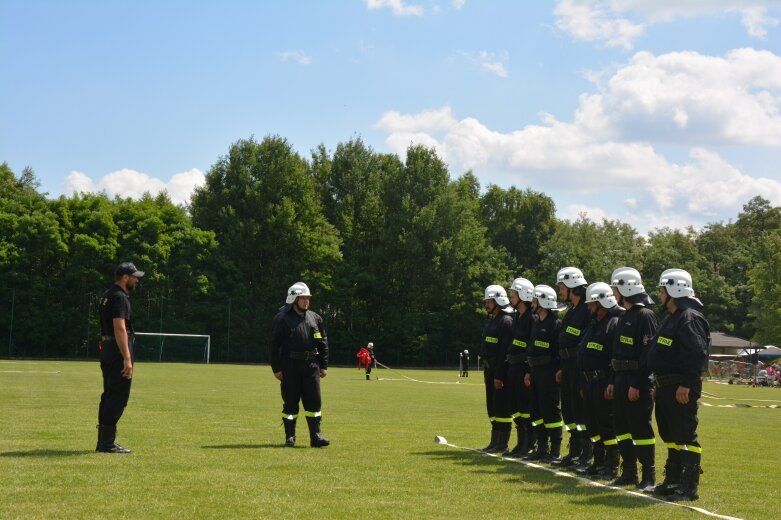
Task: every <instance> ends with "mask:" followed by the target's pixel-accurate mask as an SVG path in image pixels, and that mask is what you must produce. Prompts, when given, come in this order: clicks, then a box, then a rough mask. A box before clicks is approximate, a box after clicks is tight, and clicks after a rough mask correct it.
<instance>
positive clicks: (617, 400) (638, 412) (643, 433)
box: [613, 372, 656, 440]
mask: <svg viewBox="0 0 781 520" xmlns="http://www.w3.org/2000/svg"><path fill="white" fill-rule="evenodd" d="M629 375H630V372H616V377H615V383H614V386H613V429H614V431H615V432H616V434H623V433H631V434H632V439H653V438H654V437H655V436H656V434H655V433H654V429H653V426H652V425H651V415H652V414H653V409H654V403H653V400H652V399H651V387H650V383H645V382H644V383H643V385H642V386H641V388H639V390H640V398H639V399H638V400H637V401H630V400H629V396H628V394H629ZM619 440H620V439H619Z"/></svg>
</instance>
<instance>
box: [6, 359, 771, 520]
mask: <svg viewBox="0 0 781 520" xmlns="http://www.w3.org/2000/svg"><path fill="white" fill-rule="evenodd" d="M471 375H472V377H470V378H469V379H462V380H460V381H461V383H460V384H450V383H456V382H457V381H459V378H458V377H457V372H456V371H455V370H453V371H447V372H446V371H424V370H415V371H412V370H402V371H399V372H395V371H387V370H380V371H379V376H380V378H381V379H380V380H379V381H377V380H372V381H366V380H365V379H364V376H363V372H359V371H357V370H355V369H347V368H332V369H331V370H329V374H328V377H327V378H326V379H324V380H323V400H324V406H323V416H324V421H323V433H324V434H325V436H326V437H328V438H329V439H330V440H331V441H332V445H331V446H330V447H328V448H325V449H313V448H309V447H308V442H307V434H306V431H307V430H306V426H305V423H304V421H303V420H302V421H301V423H300V424H299V435H298V437H299V444H300V445H301V446H302V447H299V448H296V449H292V450H291V449H283V448H281V447H280V446H281V444H282V441H283V433H282V426H281V425H280V420H279V416H280V409H281V398H280V394H279V386H278V383H277V382H276V380H275V379H274V378H273V376H272V374H271V370H270V369H269V368H268V367H267V366H233V365H209V366H207V365H179V364H153V363H139V364H137V366H136V373H135V379H134V382H133V390H132V394H131V399H130V404H129V406H128V409H127V411H126V414H125V417H123V419H122V421H121V422H120V424H119V436H118V441H119V442H120V443H122V444H123V445H126V446H127V447H130V448H131V449H133V451H134V453H133V454H131V455H127V456H123V455H107V454H97V453H94V451H93V450H94V448H95V440H96V433H95V416H96V409H97V402H98V398H99V394H100V388H101V379H100V370H99V368H98V365H97V363H83V362H48V361H40V362H32V361H0V389H2V392H1V393H0V421H1V422H0V424H2V436H1V437H0V517H2V518H109V517H125V518H314V517H321V518H542V517H548V518H549V517H550V515H551V514H555V515H557V516H573V517H576V518H578V519H579V520H580V519H586V518H594V519H597V518H599V519H605V518H649V519H650V518H659V517H664V518H665V519H670V518H696V517H698V516H699V514H698V513H695V512H692V511H688V510H684V509H681V508H676V507H672V506H668V505H663V504H654V503H652V502H649V501H646V500H643V499H640V498H635V497H632V496H629V495H626V494H622V493H620V492H617V491H613V490H608V489H603V488H595V487H591V486H588V485H585V484H582V483H579V482H577V481H575V480H573V479H568V478H566V477H558V476H555V475H552V474H550V473H548V472H545V471H542V470H539V469H534V468H529V467H526V466H524V465H522V464H518V463H512V462H508V461H502V460H498V459H494V458H490V457H487V456H484V455H479V454H476V453H473V452H469V451H466V450H459V449H455V448H450V447H446V446H439V445H436V444H435V443H434V442H433V439H434V436H435V435H443V436H445V437H446V438H447V439H448V440H449V441H450V442H452V443H455V444H458V445H460V446H475V447H477V446H482V445H484V444H485V443H486V441H487V440H488V428H487V425H488V423H487V419H486V418H485V413H484V410H483V399H484V394H483V388H482V385H481V384H480V383H481V378H480V374H479V373H478V372H472V374H471ZM407 378H412V379H415V380H418V381H428V382H434V383H437V382H438V383H448V384H429V383H424V382H413V381H411V380H410V379H407ZM705 390H706V391H707V392H710V393H712V394H715V395H717V396H720V397H725V398H728V399H726V400H716V399H711V398H706V399H704V401H705V402H708V403H710V404H714V405H724V404H729V403H735V402H743V403H747V404H752V405H755V406H764V405H769V404H773V403H772V402H755V401H738V399H748V398H756V399H769V400H778V402H777V403H776V404H781V389H772V388H771V389H768V388H747V387H735V386H727V385H715V384H710V383H708V384H706V388H705ZM700 418H701V423H700V424H701V426H700V435H701V443H702V445H703V449H704V454H703V467H704V469H705V474H704V475H703V476H702V480H701V484H700V495H701V497H702V498H701V499H700V501H698V502H697V504H696V505H698V506H700V507H703V508H705V509H708V510H711V511H716V512H719V513H721V514H727V515H732V516H738V517H742V518H767V514H766V512H767V511H768V509H767V507H766V505H765V504H766V503H767V502H766V501H767V499H768V498H769V497H772V496H774V495H773V494H774V493H775V491H776V489H777V478H778V469H777V461H778V450H779V447H781V440H780V439H781V410H779V409H771V408H758V407H752V408H731V407H730V408H726V407H716V406H713V407H707V406H703V407H702V408H701V409H700ZM302 419H303V418H302ZM657 452H658V455H657V464H658V466H659V467H660V478H661V466H663V464H664V450H663V448H662V446H661V443H659V444H658V445H657ZM773 461H775V462H773ZM771 516H772V515H771ZM703 518H704V517H703Z"/></svg>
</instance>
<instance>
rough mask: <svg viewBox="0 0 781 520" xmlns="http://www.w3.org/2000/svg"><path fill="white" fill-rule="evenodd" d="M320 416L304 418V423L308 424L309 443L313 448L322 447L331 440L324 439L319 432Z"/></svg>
mask: <svg viewBox="0 0 781 520" xmlns="http://www.w3.org/2000/svg"><path fill="white" fill-rule="evenodd" d="M320 419H321V418H320V417H309V416H307V418H306V424H307V426H309V445H310V446H311V447H313V448H323V447H325V446H328V445H329V444H331V441H329V440H328V439H326V438H325V437H323V436H322V434H321V433H320Z"/></svg>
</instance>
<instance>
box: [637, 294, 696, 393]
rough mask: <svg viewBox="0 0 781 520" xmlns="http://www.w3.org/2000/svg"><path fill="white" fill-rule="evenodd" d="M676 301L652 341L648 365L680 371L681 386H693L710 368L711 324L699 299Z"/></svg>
mask: <svg viewBox="0 0 781 520" xmlns="http://www.w3.org/2000/svg"><path fill="white" fill-rule="evenodd" d="M676 304H677V305H678V309H676V311H675V313H673V314H669V315H668V316H667V317H666V318H665V319H664V320H663V321H662V324H661V325H660V326H659V330H658V331H657V333H656V336H655V337H654V338H653V341H651V349H650V350H649V352H648V367H649V369H650V370H651V371H652V372H653V373H655V374H680V375H681V386H685V387H686V388H691V386H692V385H693V384H694V382H695V381H697V380H699V379H700V376H701V375H702V373H703V371H705V370H707V368H708V355H709V351H710V325H709V324H708V320H706V319H705V316H703V315H702V312H701V309H702V305H700V304H699V303H698V302H697V301H696V300H693V299H690V298H678V299H677V300H676Z"/></svg>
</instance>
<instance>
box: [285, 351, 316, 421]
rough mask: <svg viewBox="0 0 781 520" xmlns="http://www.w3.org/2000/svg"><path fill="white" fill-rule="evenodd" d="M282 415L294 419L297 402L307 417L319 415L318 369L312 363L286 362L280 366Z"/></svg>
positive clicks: (296, 411)
mask: <svg viewBox="0 0 781 520" xmlns="http://www.w3.org/2000/svg"><path fill="white" fill-rule="evenodd" d="M280 388H281V390H282V402H283V404H282V415H283V416H286V417H288V418H293V419H294V418H295V417H296V416H297V415H298V410H299V407H298V403H299V401H300V402H301V403H302V404H303V405H304V411H305V412H307V416H310V414H315V413H316V414H318V416H319V413H320V407H321V405H322V401H321V397H320V367H319V366H318V364H317V363H315V362H313V361H298V360H294V359H290V360H287V361H286V362H285V363H284V364H283V365H282V382H281V383H280ZM312 416H313V417H314V415H312Z"/></svg>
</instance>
